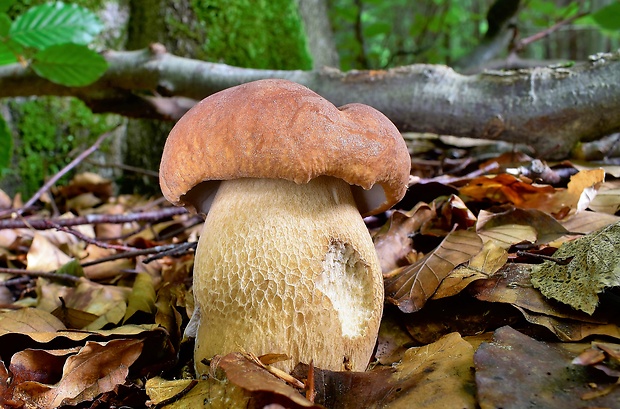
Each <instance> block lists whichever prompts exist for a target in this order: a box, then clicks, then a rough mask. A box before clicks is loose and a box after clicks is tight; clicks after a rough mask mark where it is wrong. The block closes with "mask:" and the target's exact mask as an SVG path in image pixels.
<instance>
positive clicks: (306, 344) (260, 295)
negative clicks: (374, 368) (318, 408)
mask: <svg viewBox="0 0 620 409" xmlns="http://www.w3.org/2000/svg"><path fill="white" fill-rule="evenodd" d="M194 296H195V301H196V305H197V306H198V307H199V308H200V310H201V318H200V322H199V324H198V330H197V339H196V351H195V358H196V369H197V371H198V372H199V373H205V372H206V371H207V368H206V367H205V366H204V364H201V363H200V361H201V360H202V359H203V358H207V359H209V358H211V357H212V356H213V355H216V354H225V353H228V352H233V351H239V350H245V351H247V352H252V353H254V354H256V355H262V354H267V353H284V354H287V355H289V356H291V360H289V361H285V362H281V363H279V364H278V365H277V366H279V367H280V369H284V370H288V371H290V370H292V369H293V367H294V366H295V365H296V364H297V363H298V362H306V363H309V362H310V360H312V361H313V362H314V365H315V366H317V367H320V368H323V369H331V370H343V369H353V370H359V371H361V370H364V369H365V368H366V366H367V364H368V361H369V360H370V357H371V355H372V351H373V349H374V345H375V342H376V337H377V332H378V328H379V322H380V319H381V313H382V308H383V277H382V274H381V271H380V268H379V263H378V260H377V255H376V252H375V249H374V245H373V243H372V239H371V237H370V235H369V233H368V230H367V228H366V226H365V224H364V222H363V220H362V218H361V216H360V214H359V211H358V210H357V208H356V206H355V202H354V199H353V196H352V194H351V188H350V186H349V185H348V184H347V183H346V182H344V181H342V180H340V179H336V178H332V177H328V176H322V177H319V178H316V179H313V180H311V181H310V182H309V183H307V184H296V183H294V182H290V181H286V180H281V179H250V178H246V179H237V180H231V181H224V182H222V183H221V185H220V188H219V190H218V192H217V194H216V196H215V199H214V200H213V203H212V204H211V208H210V211H209V213H208V215H207V218H206V221H205V226H204V230H203V232H202V234H201V237H200V241H199V244H198V248H197V251H196V261H195V266H194Z"/></svg>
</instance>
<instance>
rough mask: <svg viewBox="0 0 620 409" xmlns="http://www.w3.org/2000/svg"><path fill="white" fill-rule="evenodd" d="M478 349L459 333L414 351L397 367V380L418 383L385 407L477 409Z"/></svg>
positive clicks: (390, 408) (409, 351)
mask: <svg viewBox="0 0 620 409" xmlns="http://www.w3.org/2000/svg"><path fill="white" fill-rule="evenodd" d="M473 356H474V349H473V348H472V346H471V345H470V344H469V343H468V342H467V341H464V340H463V339H462V338H461V336H460V335H459V334H457V333H452V334H448V335H446V336H444V337H442V338H441V339H439V340H438V341H436V342H434V343H432V344H430V345H426V346H423V347H416V348H410V349H409V350H407V352H405V355H404V357H403V360H402V362H401V363H400V364H398V365H396V366H395V368H396V373H395V374H394V376H393V379H395V380H397V382H404V381H408V382H411V381H414V385H411V383H409V385H411V386H412V387H410V388H409V390H407V389H406V388H404V389H405V390H403V391H402V393H398V397H397V398H396V399H394V400H392V401H389V403H388V404H387V405H385V406H381V407H384V408H386V409H388V408H389V409H400V408H403V409H405V408H411V409H415V408H427V409H431V408H433V409H443V408H472V409H473V408H476V407H477V405H476V397H475V392H474V387H473V386H474V377H473V374H472V371H471V368H472V366H473Z"/></svg>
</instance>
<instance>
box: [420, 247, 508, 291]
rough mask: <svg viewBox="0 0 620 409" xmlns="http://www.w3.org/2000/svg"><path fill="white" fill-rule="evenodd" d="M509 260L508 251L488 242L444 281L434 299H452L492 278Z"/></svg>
mask: <svg viewBox="0 0 620 409" xmlns="http://www.w3.org/2000/svg"><path fill="white" fill-rule="evenodd" d="M507 260H508V253H507V252H506V250H504V249H503V248H502V247H500V246H498V245H497V244H495V242H493V241H487V242H486V243H485V244H484V246H483V247H482V250H480V252H479V253H478V254H476V255H475V256H473V257H472V258H471V260H469V262H468V263H466V264H465V265H462V266H459V267H457V268H456V269H454V270H453V271H452V272H451V273H450V274H449V275H448V276H447V277H446V278H444V279H443V281H442V282H441V284H440V285H439V288H437V291H436V292H435V294H433V297H432V298H433V299H438V298H444V297H450V296H453V295H456V294H458V293H460V292H461V291H462V290H464V289H465V287H467V286H468V285H469V284H470V283H472V282H474V281H476V280H481V279H485V278H489V277H490V276H492V275H493V274H494V273H495V272H496V271H497V270H499V269H500V268H501V267H503V266H504V264H506V261H507Z"/></svg>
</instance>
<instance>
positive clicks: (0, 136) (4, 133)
mask: <svg viewBox="0 0 620 409" xmlns="http://www.w3.org/2000/svg"><path fill="white" fill-rule="evenodd" d="M12 154H13V136H12V135H11V131H9V126H8V125H7V124H6V121H5V120H4V118H3V117H2V116H0V170H2V169H7V168H8V167H9V165H10V164H11V155H12Z"/></svg>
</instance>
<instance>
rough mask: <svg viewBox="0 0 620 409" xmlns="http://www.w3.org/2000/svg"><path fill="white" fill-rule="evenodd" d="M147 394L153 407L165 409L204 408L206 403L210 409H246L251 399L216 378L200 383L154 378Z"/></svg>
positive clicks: (187, 380) (147, 385) (229, 384)
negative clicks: (235, 408) (234, 408)
mask: <svg viewBox="0 0 620 409" xmlns="http://www.w3.org/2000/svg"><path fill="white" fill-rule="evenodd" d="M146 393H147V394H148V396H149V398H150V401H149V403H151V404H154V405H158V406H157V407H158V408H162V409H186V408H201V407H205V403H208V405H209V406H208V407H209V409H230V408H232V407H237V408H245V407H247V405H248V403H249V399H250V398H249V396H247V395H246V393H245V392H244V390H243V389H241V388H240V387H238V386H236V385H234V384H232V383H230V382H228V381H227V380H225V379H224V380H219V379H214V378H207V379H204V380H198V381H196V380H193V379H179V380H172V381H169V380H165V379H163V378H158V377H156V378H151V379H149V380H147V381H146ZM166 402H167V403H166Z"/></svg>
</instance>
